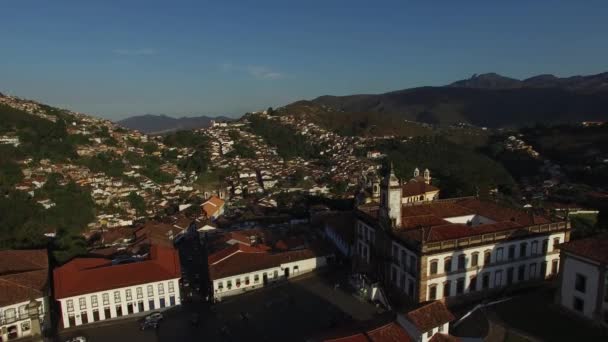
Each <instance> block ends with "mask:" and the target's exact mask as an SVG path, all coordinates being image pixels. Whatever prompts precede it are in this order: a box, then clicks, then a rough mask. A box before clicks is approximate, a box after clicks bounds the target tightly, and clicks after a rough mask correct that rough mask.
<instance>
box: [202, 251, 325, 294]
mask: <svg viewBox="0 0 608 342" xmlns="http://www.w3.org/2000/svg"><path fill="white" fill-rule="evenodd" d="M208 262H209V277H210V280H211V282H212V284H213V296H214V298H215V299H216V300H220V299H221V298H222V297H227V296H233V295H238V294H241V293H244V292H247V291H250V290H253V289H257V288H261V287H264V286H266V285H268V284H271V283H274V282H277V281H280V280H287V279H288V278H290V277H295V276H298V275H302V274H305V273H308V272H312V271H314V270H315V269H317V268H319V267H323V266H325V265H326V264H327V256H326V255H324V254H322V253H318V252H315V251H313V250H311V249H299V250H293V251H286V252H278V253H271V252H268V251H267V249H262V248H258V247H251V246H247V245H244V244H241V243H237V244H234V245H233V246H232V247H228V248H225V249H223V250H220V251H218V252H216V253H214V254H212V255H210V256H209V258H208Z"/></svg>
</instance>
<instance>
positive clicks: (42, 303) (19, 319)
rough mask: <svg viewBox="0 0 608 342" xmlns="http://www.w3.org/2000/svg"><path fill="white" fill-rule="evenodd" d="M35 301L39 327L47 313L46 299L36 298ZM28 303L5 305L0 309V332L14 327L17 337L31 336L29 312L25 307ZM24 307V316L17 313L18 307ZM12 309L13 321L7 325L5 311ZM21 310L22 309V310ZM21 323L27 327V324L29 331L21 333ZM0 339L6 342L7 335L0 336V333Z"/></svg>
mask: <svg viewBox="0 0 608 342" xmlns="http://www.w3.org/2000/svg"><path fill="white" fill-rule="evenodd" d="M36 300H37V301H38V302H39V303H40V310H41V311H40V312H41V314H40V325H41V326H42V324H43V321H44V316H45V313H46V311H47V298H46V297H40V298H36ZM29 303H30V301H29V300H28V301H25V302H21V303H16V304H11V305H7V306H3V307H0V317H1V318H2V320H1V323H0V330H4V329H3V328H8V327H11V326H16V327H17V336H18V337H21V336H28V335H29V334H31V332H32V325H31V320H30V318H29V312H28V311H27V305H28V304H29ZM24 306H25V307H26V308H25V315H24V314H23V312H22V313H21V314H20V313H19V308H20V307H24ZM11 309H14V310H15V314H14V315H13V317H15V320H14V321H12V322H10V323H8V322H6V319H7V317H6V311H7V310H11ZM22 310H23V309H22ZM23 323H26V324H25V325H27V323H29V327H30V328H29V330H27V331H23V330H22V327H23ZM0 337H2V340H3V341H6V340H7V339H8V335H7V334H4V335H2V334H1V333H0Z"/></svg>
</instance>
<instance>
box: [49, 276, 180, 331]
mask: <svg viewBox="0 0 608 342" xmlns="http://www.w3.org/2000/svg"><path fill="white" fill-rule="evenodd" d="M169 283H172V284H173V292H169ZM159 284H163V290H164V294H162V295H161V294H159V287H158V285H159ZM148 285H152V289H153V295H152V296H151V297H150V296H149V295H148ZM137 288H141V289H142V298H138V296H137ZM127 290H131V299H130V300H127V294H126V293H127ZM115 291H118V292H119V293H120V303H117V302H116V301H115V299H114V292H115ZM103 294H108V297H109V298H108V299H109V303H108V304H104V301H103ZM93 296H97V306H96V307H94V306H93V305H94V304H93V300H92V297H93ZM171 297H174V299H175V305H180V303H181V298H180V292H179V278H175V279H170V280H165V281H159V282H152V283H145V284H140V285H135V286H129V287H123V288H118V289H112V290H106V291H100V292H94V293H88V294H84V295H80V296H74V297H66V298H61V299H58V301H59V302H60V305H61V314H62V319H63V327H64V328H69V327H70V316H73V317H74V318H75V326H78V325H82V324H83V320H82V318H83V315H82V314H83V313H85V312H86V315H87V319H88V323H92V322H93V317H94V316H93V311H97V312H99V320H100V321H102V320H105V319H109V318H115V317H117V313H116V307H117V306H120V307H121V308H122V316H121V317H124V316H128V315H129V313H128V310H127V304H128V303H132V304H133V313H134V314H135V313H139V312H140V311H139V308H138V302H140V301H141V302H143V305H144V310H143V311H156V310H160V309H161V307H160V300H161V298H164V299H165V306H164V308H167V307H170V306H171V301H170V298H171ZM81 298H84V299H85V308H83V309H81V307H80V299H81ZM69 300H72V303H73V308H74V310H73V311H68V301H69ZM150 301H153V302H154V308H151V307H150ZM106 307H108V308H109V309H110V317H106V315H105V308H106Z"/></svg>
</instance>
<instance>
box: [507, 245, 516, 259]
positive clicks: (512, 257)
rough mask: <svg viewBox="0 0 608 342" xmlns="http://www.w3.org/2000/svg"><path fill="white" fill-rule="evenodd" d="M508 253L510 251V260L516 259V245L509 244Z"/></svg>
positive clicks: (508, 255)
mask: <svg viewBox="0 0 608 342" xmlns="http://www.w3.org/2000/svg"><path fill="white" fill-rule="evenodd" d="M507 253H508V254H507V257H508V258H509V260H513V259H515V246H514V245H511V246H509V251H508V252H507Z"/></svg>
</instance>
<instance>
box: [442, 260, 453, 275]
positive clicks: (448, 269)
mask: <svg viewBox="0 0 608 342" xmlns="http://www.w3.org/2000/svg"><path fill="white" fill-rule="evenodd" d="M443 270H444V272H446V273H447V272H451V271H452V257H446V258H445V259H443Z"/></svg>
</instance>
